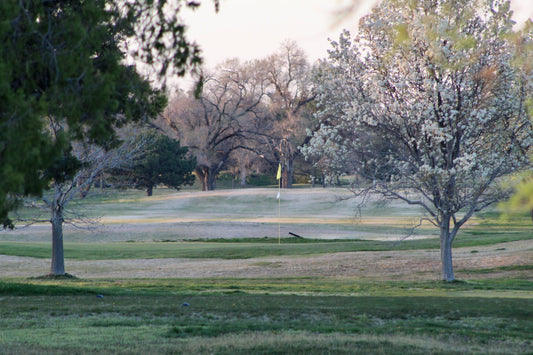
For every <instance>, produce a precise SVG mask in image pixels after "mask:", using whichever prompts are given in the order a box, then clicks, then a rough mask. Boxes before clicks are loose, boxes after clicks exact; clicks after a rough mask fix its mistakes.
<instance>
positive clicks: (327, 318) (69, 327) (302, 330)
mask: <svg viewBox="0 0 533 355" xmlns="http://www.w3.org/2000/svg"><path fill="white" fill-rule="evenodd" d="M276 192H277V190H276V189H244V190H223V191H214V192H208V193H204V192H190V191H186V192H177V193H176V192H174V191H170V190H166V189H158V190H156V195H155V196H154V197H153V198H148V197H145V196H143V195H142V193H141V192H135V191H127V192H119V193H104V194H102V193H94V194H93V195H91V196H90V198H89V199H88V200H86V201H85V202H86V204H85V205H84V208H85V209H86V211H87V213H88V214H91V215H93V216H102V218H101V221H100V222H101V224H100V225H99V227H98V228H97V229H96V230H93V231H88V230H77V229H73V228H67V229H66V231H65V257H66V269H67V272H68V273H70V274H73V275H75V277H76V278H73V279H58V280H51V279H47V278H40V277H38V276H40V275H44V274H46V273H47V271H48V269H49V267H50V265H49V263H50V253H51V246H50V241H49V239H50V230H49V229H50V226H49V225H46V224H43V225H35V226H32V227H29V228H24V229H18V230H15V231H12V232H8V231H4V232H2V233H1V234H0V272H1V278H0V319H1V321H0V328H1V329H2V332H1V335H0V354H4V353H5V354H11V353H19V352H25V353H29V354H43V353H54V354H71V353H81V354H86V353H87V354H90V353H113V354H115V353H124V354H126V353H127V354H141V353H142V354H145V353H149V352H150V353H186V354H211V353H215V354H250V353H251V354H276V353H278V354H293V353H301V354H303V353H305V354H323V353H339V354H358V353H360V354H368V353H374V354H400V353H402V354H406V353H409V354H428V353H431V354H464V353H468V354H522V353H525V354H527V353H531V352H533V345H532V344H533V337H532V335H531V334H533V245H532V244H533V242H532V239H533V235H532V233H531V227H530V225H529V223H530V222H529V221H528V220H527V216H525V217H521V218H520V219H517V220H512V221H503V220H500V219H498V218H497V217H494V213H493V212H490V213H488V214H487V215H485V216H482V217H483V218H477V219H474V220H473V221H472V223H471V224H470V225H468V226H466V227H465V228H464V229H463V230H462V232H461V233H460V235H459V236H458V238H457V240H456V242H455V244H454V245H455V248H454V262H455V263H454V265H455V269H456V275H457V278H458V279H459V280H461V281H459V282H454V283H451V284H446V283H443V282H441V281H439V278H440V252H439V243H438V238H437V231H436V230H435V229H434V228H432V227H430V226H428V225H423V226H422V227H421V228H420V229H419V230H418V231H417V232H416V233H415V235H414V236H413V237H411V238H408V239H406V240H403V239H404V237H405V236H406V234H407V232H408V230H409V229H410V227H411V226H412V225H413V224H414V223H415V222H414V221H416V220H417V218H418V217H419V216H420V211H419V210H417V209H414V208H409V207H407V208H406V207H405V206H402V205H400V204H396V203H391V204H384V203H382V202H380V201H378V200H376V201H371V203H370V204H369V205H368V207H367V208H366V209H363V210H362V211H361V215H360V216H358V217H356V216H355V214H356V213H355V207H354V202H353V201H352V200H347V199H345V197H347V196H348V195H349V193H348V192H346V191H345V190H340V189H338V190H333V189H321V188H320V189H310V188H302V189H294V190H291V191H282V203H281V211H282V218H281V219H279V218H278V216H277V214H278V210H277V207H278V201H277V200H276V198H275V196H276ZM278 223H279V224H278ZM278 226H280V229H281V239H278ZM289 232H293V233H296V234H298V235H301V236H304V238H303V239H302V238H298V237H294V236H290V235H289ZM7 305H9V306H7Z"/></svg>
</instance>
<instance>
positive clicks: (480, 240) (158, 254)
mask: <svg viewBox="0 0 533 355" xmlns="http://www.w3.org/2000/svg"><path fill="white" fill-rule="evenodd" d="M531 239H533V233H531V232H530V231H529V230H527V229H523V230H522V229H520V230H515V231H509V230H489V229H485V230H484V231H483V228H482V227H476V228H473V229H470V230H467V231H466V232H464V233H463V235H461V236H460V237H458V238H457V240H456V241H455V243H454V247H476V246H486V245H493V244H500V243H505V242H511V241H517V240H531ZM438 248H439V241H438V239H435V238H429V239H418V240H404V241H401V242H400V241H374V240H316V239H301V238H282V239H281V240H278V239H277V238H247V239H214V240H211V239H206V240H196V241H180V242H174V241H162V242H109V243H82V242H75V243H69V242H66V243H65V245H64V249H65V257H66V258H67V259H73V260H117V259H157V258H215V259H249V258H260V257H270V256H282V255H285V256H291V255H313V254H315V255H316V254H327V253H337V252H357V251H394V250H419V249H438ZM0 254H2V255H13V256H26V257H34V258H50V255H51V244H50V243H46V242H13V241H0Z"/></svg>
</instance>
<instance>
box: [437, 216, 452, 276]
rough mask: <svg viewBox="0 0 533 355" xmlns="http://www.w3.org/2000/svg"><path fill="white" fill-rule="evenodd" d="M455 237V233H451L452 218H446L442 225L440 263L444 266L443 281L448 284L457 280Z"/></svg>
mask: <svg viewBox="0 0 533 355" xmlns="http://www.w3.org/2000/svg"><path fill="white" fill-rule="evenodd" d="M453 237H454V235H453V233H450V216H445V217H443V219H442V221H441V225H440V261H441V266H442V279H443V280H444V281H448V282H450V281H454V280H455V275H454V273H453V262H452V242H453V239H454V238H453Z"/></svg>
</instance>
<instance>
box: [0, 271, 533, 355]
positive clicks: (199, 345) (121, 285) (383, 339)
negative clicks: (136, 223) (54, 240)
mask: <svg viewBox="0 0 533 355" xmlns="http://www.w3.org/2000/svg"><path fill="white" fill-rule="evenodd" d="M532 290H533V283H532V282H519V281H516V280H515V281H512V280H511V281H509V280H507V281H506V282H504V281H503V280H501V282H494V281H491V282H484V281H477V282H468V283H464V282H463V283H453V284H445V283H441V282H433V283H427V282H426V283H418V284H417V283H415V284H412V283H407V282H388V283H374V282H371V281H366V282H358V281H357V280H339V281H336V280H332V279H318V280H317V279H305V278H304V279H299V278H296V279H263V280H259V279H254V280H251V279H224V278H219V279H199V280H198V279H197V280H191V279H150V280H76V279H75V280H61V281H58V280H40V279H31V280H29V279H23V280H22V279H21V280H3V281H2V282H0V302H1V307H0V328H1V329H2V332H1V335H0V353H3V354H4V353H5V354H7V353H19V352H20V353H22V352H24V353H27V354H43V353H54V354H67V353H68V354H72V353H77V354H85V353H87V354H89V353H119V354H120V353H123V354H126V353H138V354H140V353H144V354H145V353H189V354H212V353H215V354H245V353H247V354H248V353H254V354H276V353H277V354H289V353H291V354H293V353H301V354H309V353H310V354H323V353H340V354H343V353H344V354H354V353H361V354H368V353H374V354H400V353H404V354H405V353H408V354H465V353H468V354H523V353H530V352H532V351H533V296H532V293H531V291H532Z"/></svg>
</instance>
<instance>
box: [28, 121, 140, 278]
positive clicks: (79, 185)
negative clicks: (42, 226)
mask: <svg viewBox="0 0 533 355" xmlns="http://www.w3.org/2000/svg"><path fill="white" fill-rule="evenodd" d="M133 130H134V128H132V127H128V128H124V129H122V130H121V132H120V133H119V136H120V137H123V138H124V140H123V141H122V143H121V144H120V146H118V147H117V148H113V149H108V150H106V149H105V148H103V147H101V146H97V145H94V144H88V143H83V142H74V143H72V144H71V150H70V151H68V152H65V154H64V155H63V157H62V158H61V159H59V160H57V161H56V164H55V166H53V167H51V168H50V169H49V170H48V172H47V173H49V174H50V176H51V178H52V184H51V189H50V191H49V193H47V194H45V195H44V197H43V199H42V204H41V203H39V201H33V202H32V203H31V206H32V207H35V208H36V209H38V210H40V211H42V212H43V213H46V212H48V213H49V219H43V218H42V214H43V213H40V215H39V216H35V217H33V218H29V219H28V218H25V219H22V218H18V221H19V222H23V223H24V222H25V223H27V224H31V223H38V222H46V221H49V222H50V223H51V224H52V260H51V267H50V275H65V261H64V253H63V225H64V224H65V223H69V224H72V225H76V226H78V225H80V224H83V225H90V224H91V223H92V222H93V219H91V218H88V217H87V216H85V215H84V214H83V213H81V212H80V211H79V210H76V209H70V208H69V204H70V203H71V202H72V201H73V200H76V199H79V198H83V197H85V195H86V194H87V191H88V190H89V188H90V186H91V185H92V184H94V183H95V181H96V180H97V179H98V178H99V177H100V176H101V175H102V174H103V173H104V172H105V171H107V170H110V169H116V168H124V167H126V166H127V165H128V164H130V163H131V162H132V161H134V159H135V158H136V157H137V156H139V155H140V154H142V152H143V149H144V147H145V146H146V145H147V144H148V142H149V139H150V137H151V136H150V135H143V134H141V135H139V134H134V133H133V132H132V131H133Z"/></svg>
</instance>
